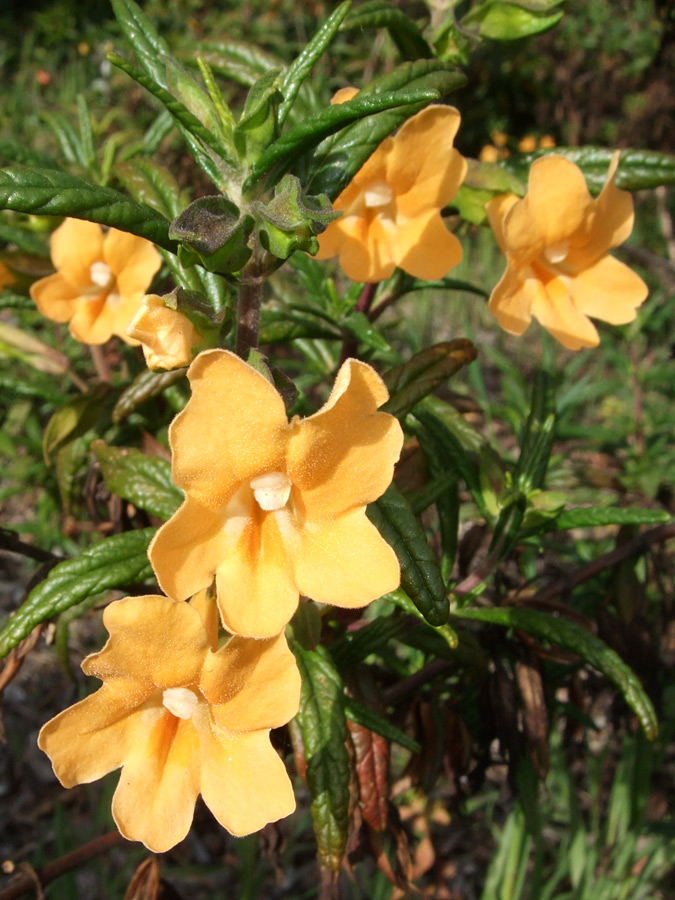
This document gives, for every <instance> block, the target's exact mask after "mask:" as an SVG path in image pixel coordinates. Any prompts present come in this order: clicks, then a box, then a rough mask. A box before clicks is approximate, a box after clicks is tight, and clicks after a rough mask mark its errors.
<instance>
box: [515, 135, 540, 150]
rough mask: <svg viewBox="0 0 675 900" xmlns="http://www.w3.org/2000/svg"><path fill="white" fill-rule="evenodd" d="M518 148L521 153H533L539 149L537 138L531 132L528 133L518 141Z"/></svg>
mask: <svg viewBox="0 0 675 900" xmlns="http://www.w3.org/2000/svg"><path fill="white" fill-rule="evenodd" d="M518 149H519V150H520V152H521V153H532V151H533V150H536V149H537V139H536V138H535V137H534V136H533V135H531V134H526V135H525V137H524V138H521V139H520V140H519V141H518Z"/></svg>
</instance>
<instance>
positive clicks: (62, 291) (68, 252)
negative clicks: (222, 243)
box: [30, 219, 162, 344]
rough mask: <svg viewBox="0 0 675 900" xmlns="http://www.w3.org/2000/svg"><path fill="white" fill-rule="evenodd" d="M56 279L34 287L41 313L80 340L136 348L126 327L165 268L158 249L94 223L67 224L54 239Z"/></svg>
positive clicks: (55, 233)
mask: <svg viewBox="0 0 675 900" xmlns="http://www.w3.org/2000/svg"><path fill="white" fill-rule="evenodd" d="M51 252H52V262H53V263H54V266H55V268H56V272H55V274H54V275H48V276H47V278H41V279H40V281H36V282H35V284H34V285H33V286H32V287H31V290H30V293H31V297H32V298H33V300H34V301H35V303H36V304H37V307H38V309H39V310H40V312H41V313H42V314H43V315H44V316H46V317H47V318H48V319H53V321H55V322H69V323H70V325H69V330H70V333H71V334H72V336H73V337H74V338H75V340H78V341H82V342H83V343H85V344H103V343H105V342H106V341H107V340H108V339H109V338H110V337H111V336H112V335H113V334H116V335H118V336H119V337H121V338H122V339H123V340H125V341H126V342H127V343H128V344H136V343H137V341H134V340H133V339H132V338H130V337H129V336H128V335H127V333H126V329H127V325H128V324H129V322H130V321H131V319H132V317H133V316H134V314H135V313H136V311H137V310H138V307H139V306H140V303H141V299H142V297H143V295H144V294H145V292H146V291H147V289H148V288H149V286H150V282H151V281H152V279H153V278H154V276H155V274H156V272H157V271H158V269H159V267H160V265H161V262H162V260H161V257H160V255H159V253H158V252H157V250H156V249H155V247H154V246H153V244H151V243H150V241H146V240H144V239H143V238H140V237H136V236H135V235H133V234H127V232H125V231H117V229H115V228H110V229H109V230H108V231H107V232H106V233H104V232H103V230H102V228H101V226H100V225H97V224H96V223H95V222H85V221H82V220H80V219H66V220H65V222H63V224H62V225H59V227H58V228H57V229H56V231H55V232H54V233H53V234H52V237H51Z"/></svg>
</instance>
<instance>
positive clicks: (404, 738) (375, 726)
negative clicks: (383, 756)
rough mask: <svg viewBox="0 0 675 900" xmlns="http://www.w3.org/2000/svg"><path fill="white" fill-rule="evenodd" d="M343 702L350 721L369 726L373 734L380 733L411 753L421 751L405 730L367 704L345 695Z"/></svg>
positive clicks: (365, 726)
mask: <svg viewBox="0 0 675 900" xmlns="http://www.w3.org/2000/svg"><path fill="white" fill-rule="evenodd" d="M344 703H345V712H346V714H347V718H348V719H351V720H352V722H356V724H357V725H363V727H364V728H369V729H370V730H371V731H374V732H375V734H381V735H382V737H384V738H387V740H388V741H392V742H393V743H395V744H399V745H400V746H401V747H405V749H406V750H410V752H411V753H421V752H422V748H421V746H420V745H419V744H418V743H417V741H415V740H413V739H412V738H411V737H409V736H408V735H407V734H406V733H405V731H401V729H400V728H397V727H396V726H395V725H392V724H391V722H389V721H388V720H387V719H384V718H383V717H382V716H379V715H378V714H377V713H376V712H373V710H372V709H370V708H369V707H368V706H364V705H363V703H359V702H358V701H357V700H354V698H353V697H345V700H344Z"/></svg>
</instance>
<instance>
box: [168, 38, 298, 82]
mask: <svg viewBox="0 0 675 900" xmlns="http://www.w3.org/2000/svg"><path fill="white" fill-rule="evenodd" d="M197 51H198V55H199V56H200V57H201V58H202V59H203V60H204V61H205V62H206V63H208V65H209V67H210V68H211V69H213V71H214V72H217V73H218V74H219V75H222V76H224V77H225V78H227V79H228V80H230V81H234V82H235V83H236V84H240V85H242V86H243V87H253V85H254V84H255V82H256V81H257V80H258V79H259V78H260V76H261V75H262V74H263V73H264V72H267V71H268V69H278V68H279V67H280V66H281V65H282V60H281V59H279V58H278V57H276V56H273V55H272V54H271V53H267V52H266V51H264V50H261V49H260V47H256V46H254V45H253V44H247V43H244V42H243V41H218V42H214V41H208V42H205V43H203V44H198V45H197ZM186 62H188V63H189V62H190V60H186Z"/></svg>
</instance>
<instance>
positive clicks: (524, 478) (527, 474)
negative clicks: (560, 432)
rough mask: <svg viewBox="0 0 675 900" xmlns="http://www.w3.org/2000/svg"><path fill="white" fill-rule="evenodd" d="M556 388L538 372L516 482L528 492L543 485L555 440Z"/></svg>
mask: <svg viewBox="0 0 675 900" xmlns="http://www.w3.org/2000/svg"><path fill="white" fill-rule="evenodd" d="M555 423H556V405H555V387H554V383H553V379H552V378H551V376H550V375H549V373H548V372H545V371H543V370H542V369H536V370H535V372H534V376H533V382H532V400H531V403H530V412H529V414H528V417H527V421H526V423H525V428H524V430H523V435H522V437H521V440H520V456H519V457H518V462H517V464H516V468H515V470H514V472H513V479H514V481H515V482H516V483H517V484H518V486H519V487H520V489H521V490H523V491H525V493H529V491H532V490H536V489H540V488H542V487H543V486H544V478H545V476H546V469H547V468H548V462H549V459H550V456H551V448H552V447H553V440H554V438H555Z"/></svg>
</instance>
